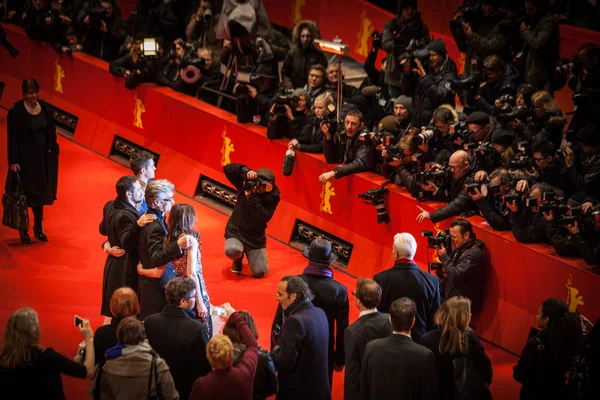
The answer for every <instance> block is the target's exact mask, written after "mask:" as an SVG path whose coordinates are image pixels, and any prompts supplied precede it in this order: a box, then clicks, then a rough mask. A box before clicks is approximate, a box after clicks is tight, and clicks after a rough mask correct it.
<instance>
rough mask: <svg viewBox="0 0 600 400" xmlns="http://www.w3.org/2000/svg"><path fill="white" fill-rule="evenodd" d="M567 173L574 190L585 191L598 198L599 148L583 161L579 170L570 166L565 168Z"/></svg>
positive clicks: (599, 191)
mask: <svg viewBox="0 0 600 400" xmlns="http://www.w3.org/2000/svg"><path fill="white" fill-rule="evenodd" d="M567 174H568V176H569V180H570V182H571V184H572V185H573V186H574V190H575V192H586V193H587V194H588V195H589V196H590V197H593V198H595V199H600V149H599V150H597V151H596V153H595V154H593V155H592V156H590V157H587V158H586V159H585V160H584V161H583V164H582V166H581V172H580V171H579V170H577V167H576V166H572V167H569V168H567Z"/></svg>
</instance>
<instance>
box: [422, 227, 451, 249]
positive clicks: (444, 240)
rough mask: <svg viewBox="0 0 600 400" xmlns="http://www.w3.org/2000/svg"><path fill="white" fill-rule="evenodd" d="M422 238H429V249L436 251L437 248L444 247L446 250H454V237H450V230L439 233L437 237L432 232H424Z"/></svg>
mask: <svg viewBox="0 0 600 400" xmlns="http://www.w3.org/2000/svg"><path fill="white" fill-rule="evenodd" d="M421 236H424V237H426V238H427V247H428V248H430V249H435V248H436V247H437V246H444V247H445V248H446V249H448V250H449V249H452V236H450V230H448V229H446V230H445V231H440V232H438V234H437V235H435V236H434V235H433V232H432V231H429V230H423V231H421Z"/></svg>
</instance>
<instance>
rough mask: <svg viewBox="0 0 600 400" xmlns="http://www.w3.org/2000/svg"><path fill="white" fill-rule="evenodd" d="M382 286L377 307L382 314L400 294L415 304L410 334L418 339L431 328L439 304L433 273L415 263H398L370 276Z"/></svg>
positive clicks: (438, 287)
mask: <svg viewBox="0 0 600 400" xmlns="http://www.w3.org/2000/svg"><path fill="white" fill-rule="evenodd" d="M373 279H374V280H375V282H377V283H378V284H379V286H381V292H382V295H381V303H380V304H379V307H377V309H378V310H379V311H381V312H383V313H388V312H389V311H390V306H391V305H392V303H393V302H394V300H397V299H399V298H401V297H408V298H410V299H412V300H413V301H414V302H415V304H416V305H417V315H416V316H415V317H416V321H415V326H414V327H413V329H412V333H411V335H412V337H413V338H414V340H415V342H417V343H418V342H419V340H420V339H421V336H423V335H424V334H425V332H427V331H428V330H430V329H431V328H432V327H433V317H434V315H435V313H436V311H437V310H438V308H439V307H440V286H439V283H438V279H437V277H436V276H435V275H432V274H429V273H427V272H425V271H423V270H421V269H420V268H419V267H418V266H417V264H414V263H399V264H395V265H394V266H393V267H392V268H390V269H388V270H385V271H382V272H380V273H378V274H377V275H375V277H374V278H373Z"/></svg>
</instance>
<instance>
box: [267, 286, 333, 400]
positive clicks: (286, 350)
mask: <svg viewBox="0 0 600 400" xmlns="http://www.w3.org/2000/svg"><path fill="white" fill-rule="evenodd" d="M276 298H277V301H278V302H279V304H280V305H281V308H282V309H283V316H284V322H283V326H282V327H281V333H280V335H279V341H278V343H277V345H276V346H275V347H274V348H273V349H271V358H273V363H274V364H275V368H276V369H277V372H278V375H277V379H278V380H279V391H278V392H277V397H276V399H277V400H296V399H297V400H306V399H310V400H331V389H330V385H329V375H328V371H327V348H328V341H327V338H328V337H329V327H328V323H327V317H326V316H325V312H323V310H321V309H320V308H317V307H315V306H314V305H313V303H312V301H311V298H312V293H311V292H310V289H309V288H308V285H307V284H306V282H304V280H302V278H300V277H299V276H286V277H284V278H282V279H281V281H280V282H279V285H277V297H276Z"/></svg>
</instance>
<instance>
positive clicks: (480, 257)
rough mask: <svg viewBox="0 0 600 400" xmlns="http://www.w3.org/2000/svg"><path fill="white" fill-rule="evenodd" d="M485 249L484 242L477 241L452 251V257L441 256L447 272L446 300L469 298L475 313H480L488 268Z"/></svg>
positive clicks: (445, 284) (445, 283)
mask: <svg viewBox="0 0 600 400" xmlns="http://www.w3.org/2000/svg"><path fill="white" fill-rule="evenodd" d="M483 249H484V244H483V242H482V241H481V240H476V239H475V240H470V241H469V242H467V243H465V244H463V245H462V246H461V247H459V248H458V249H454V250H452V252H451V255H448V254H443V255H441V256H440V261H441V262H442V266H443V267H444V270H445V271H446V281H445V282H444V298H446V299H448V298H450V297H455V296H464V297H468V298H469V299H471V310H472V311H473V312H477V311H479V309H480V306H481V301H482V298H483V288H484V284H485V278H486V268H487V265H486V260H485V254H484V251H483Z"/></svg>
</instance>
